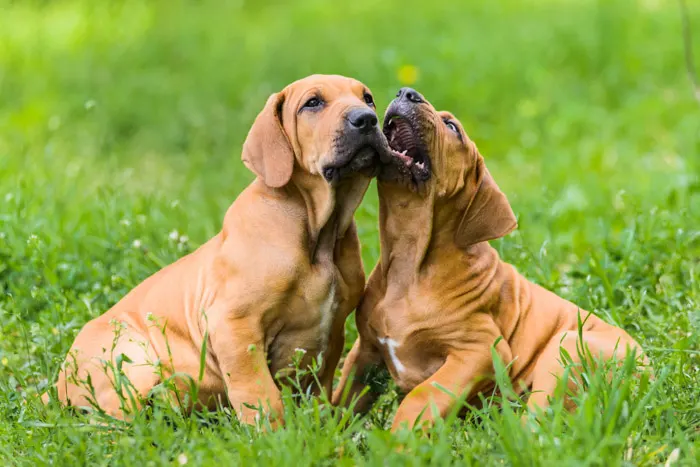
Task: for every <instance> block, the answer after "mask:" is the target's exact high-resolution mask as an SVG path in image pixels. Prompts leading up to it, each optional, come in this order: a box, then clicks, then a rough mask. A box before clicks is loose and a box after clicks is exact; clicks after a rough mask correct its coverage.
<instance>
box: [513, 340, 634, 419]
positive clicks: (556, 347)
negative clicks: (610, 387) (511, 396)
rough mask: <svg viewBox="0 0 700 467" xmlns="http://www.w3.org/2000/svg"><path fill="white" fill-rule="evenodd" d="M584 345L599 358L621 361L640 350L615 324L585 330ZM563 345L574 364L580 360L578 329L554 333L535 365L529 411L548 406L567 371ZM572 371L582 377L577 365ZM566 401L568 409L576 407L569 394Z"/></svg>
mask: <svg viewBox="0 0 700 467" xmlns="http://www.w3.org/2000/svg"><path fill="white" fill-rule="evenodd" d="M583 345H584V348H587V349H588V350H589V351H590V354H591V355H592V356H593V357H594V358H597V359H600V360H611V359H613V358H617V360H618V361H621V360H624V359H625V357H626V355H627V353H629V352H630V351H632V349H635V348H636V349H637V352H638V353H641V349H640V348H639V345H638V344H637V343H636V342H634V340H632V338H631V337H629V336H628V335H627V334H626V333H625V332H624V331H622V330H620V329H616V328H612V327H611V329H608V330H591V331H584V332H583ZM560 348H561V349H564V350H566V351H567V352H568V354H569V355H570V356H571V359H572V360H573V363H574V364H580V363H581V357H580V356H579V349H580V348H581V345H580V342H579V337H578V334H577V332H576V331H568V332H563V333H560V334H558V335H556V336H554V337H553V338H552V339H551V340H550V341H549V343H548V344H547V346H546V347H545V350H544V352H542V355H540V357H539V359H538V360H537V364H536V365H535V369H534V373H533V380H532V394H531V395H530V398H529V400H528V403H527V407H528V409H529V410H530V411H533V412H534V411H536V409H537V408H539V409H542V410H543V409H545V408H547V406H549V397H551V396H553V395H554V393H555V390H556V389H557V386H558V384H559V380H560V379H561V378H562V376H563V375H564V371H565V367H564V366H563V365H562V363H561V354H560ZM572 372H573V377H574V378H579V377H580V372H578V371H577V370H576V369H575V368H574V369H572ZM567 384H568V389H569V390H570V391H574V390H575V389H576V386H577V385H576V383H575V381H572V380H571V379H569V381H568V383H567ZM564 405H565V407H566V408H567V409H569V410H571V409H573V408H574V406H573V402H572V401H571V400H570V398H568V397H567V398H566V400H565V402H564Z"/></svg>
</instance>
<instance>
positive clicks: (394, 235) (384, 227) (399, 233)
mask: <svg viewBox="0 0 700 467" xmlns="http://www.w3.org/2000/svg"><path fill="white" fill-rule="evenodd" d="M377 189H378V193H379V239H380V243H381V262H382V267H383V269H384V274H385V275H388V273H389V270H390V269H394V268H395V269H397V270H399V271H410V272H411V273H414V272H417V271H419V270H420V268H421V265H422V263H423V260H424V259H425V255H426V254H427V251H428V247H429V245H430V240H431V237H432V234H433V227H434V226H433V216H434V199H435V193H434V190H432V189H429V191H428V192H427V193H426V194H424V195H421V194H418V193H414V192H412V191H410V190H408V189H406V188H405V187H403V186H400V185H396V184H393V183H384V182H379V183H378V184H377Z"/></svg>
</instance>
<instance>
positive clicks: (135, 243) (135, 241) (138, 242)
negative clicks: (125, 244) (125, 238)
mask: <svg viewBox="0 0 700 467" xmlns="http://www.w3.org/2000/svg"><path fill="white" fill-rule="evenodd" d="M131 246H133V247H134V248H141V240H139V239H138V238H137V239H136V240H134V241H133V242H132V243H131Z"/></svg>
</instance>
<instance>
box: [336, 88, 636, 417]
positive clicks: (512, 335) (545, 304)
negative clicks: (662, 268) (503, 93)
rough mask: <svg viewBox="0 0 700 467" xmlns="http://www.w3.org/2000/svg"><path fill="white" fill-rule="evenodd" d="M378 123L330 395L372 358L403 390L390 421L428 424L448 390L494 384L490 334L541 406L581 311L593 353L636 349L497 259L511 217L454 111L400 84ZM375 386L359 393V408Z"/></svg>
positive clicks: (361, 381)
mask: <svg viewBox="0 0 700 467" xmlns="http://www.w3.org/2000/svg"><path fill="white" fill-rule="evenodd" d="M384 133H385V135H386V137H387V139H388V141H389V145H390V147H391V149H392V151H391V153H390V154H389V155H388V156H387V157H385V158H383V162H384V164H383V166H382V169H381V171H380V173H379V175H378V190H379V234H380V241H381V256H380V260H379V263H378V264H377V266H376V267H375V269H374V270H373V272H372V274H371V275H370V278H369V280H368V283H367V288H366V290H365V294H364V297H363V299H362V302H361V304H360V306H359V308H358V310H357V312H356V322H357V329H358V332H359V338H358V339H357V341H356V342H355V344H354V346H353V348H352V350H351V351H350V353H349V354H348V356H347V358H346V360H345V363H344V365H343V370H342V376H341V380H340V384H339V385H338V387H337V388H336V390H335V392H334V395H333V402H334V403H336V404H339V403H342V402H344V401H345V402H347V401H350V400H351V399H352V398H353V396H355V395H357V394H359V393H360V392H361V391H362V390H363V389H364V387H365V382H366V380H367V379H368V377H370V376H371V374H372V373H373V372H374V371H375V369H376V367H378V366H379V367H386V368H388V370H389V372H390V374H391V376H392V377H393V378H394V380H395V381H396V383H397V385H398V387H399V388H400V389H401V391H402V392H404V393H406V394H407V395H406V397H405V398H404V399H403V401H402V402H401V404H400V405H399V408H398V411H397V413H396V415H395V418H394V420H393V424H392V430H395V429H397V428H398V427H400V426H401V425H403V424H407V425H408V426H409V427H412V426H414V424H415V423H417V421H418V419H420V420H421V421H426V422H428V423H427V424H426V425H425V426H427V425H429V423H430V422H431V421H432V420H433V419H434V418H435V417H437V416H440V417H444V416H445V415H446V414H447V413H448V412H449V411H450V410H452V409H453V407H454V405H455V403H456V400H455V395H456V396H465V397H466V398H467V400H470V399H473V398H474V397H475V396H476V395H477V394H478V393H479V392H486V391H489V390H492V389H493V387H494V383H493V380H492V378H489V376H491V375H492V373H493V362H492V354H491V347H492V346H493V345H494V344H496V346H495V349H496V351H497V353H498V355H499V357H500V358H501V359H502V360H503V361H504V362H505V363H506V364H508V363H510V362H512V365H511V366H510V368H509V371H510V377H511V378H512V380H513V381H514V382H515V383H516V384H515V385H514V386H515V387H516V388H518V389H519V390H522V388H529V389H530V390H531V391H532V393H531V394H530V396H529V400H528V407H529V408H530V409H534V408H535V407H539V408H545V407H546V406H547V404H548V396H550V395H552V394H553V392H554V390H555V388H556V386H557V383H558V377H559V376H561V375H562V373H563V371H564V369H563V368H562V366H561V364H560V362H559V356H560V347H561V348H563V349H565V350H567V351H568V353H569V354H570V355H571V356H572V357H573V358H574V360H577V355H578V353H577V345H579V344H580V343H579V342H578V335H577V329H578V322H579V319H581V320H582V321H584V325H583V341H584V342H583V344H584V345H586V346H587V347H588V348H589V349H590V351H591V353H592V355H593V356H595V357H602V358H604V359H613V358H618V359H622V358H624V357H625V355H626V354H627V352H630V351H635V352H638V353H641V349H640V348H639V345H638V344H637V343H636V342H635V341H634V340H633V339H632V338H631V337H630V336H629V335H628V334H627V333H626V332H625V331H624V330H622V329H620V328H617V327H615V326H612V325H610V324H607V323H606V322H604V321H603V320H601V319H600V318H598V317H596V316H594V315H590V316H588V313H587V312H585V311H583V310H581V309H580V308H579V307H577V306H576V305H575V304H573V303H570V302H568V301H567V300H564V299H563V298H560V297H558V296H557V295H555V294H554V293H552V292H550V291H548V290H546V289H544V288H542V287H540V286H539V285H536V284H534V283H532V282H529V281H528V280H527V279H525V278H524V277H523V276H522V275H520V274H519V273H518V272H517V271H516V269H515V268H514V267H513V266H511V265H510V264H508V263H505V262H503V261H501V259H500V258H499V255H498V253H497V252H496V250H495V249H494V248H492V247H491V246H490V245H489V243H488V241H489V240H493V239H497V238H500V237H503V236H505V235H506V234H508V233H509V232H511V231H512V230H514V229H515V228H516V226H517V222H516V218H515V216H514V214H513V211H512V210H511V207H510V205H509V203H508V200H507V199H506V196H505V195H504V194H503V193H502V192H501V190H500V189H499V188H498V186H497V185H496V183H495V182H494V180H493V178H492V177H491V175H490V173H489V171H488V169H487V168H486V165H485V163H484V159H483V157H482V156H481V154H479V151H478V150H477V148H476V146H475V145H474V143H473V142H472V141H471V140H470V139H469V137H468V136H467V134H466V133H465V131H464V129H463V128H462V125H461V123H460V122H459V121H458V120H457V119H456V118H455V117H454V116H453V115H452V114H451V113H449V112H438V111H436V110H435V108H434V107H433V106H432V105H431V104H430V103H429V102H428V101H427V100H425V98H424V97H423V96H421V95H420V94H419V93H418V92H416V91H415V90H413V89H410V88H404V89H402V90H401V91H400V92H399V93H398V96H397V98H396V99H395V100H394V101H393V102H392V103H391V105H390V106H389V108H388V109H387V112H386V116H385V121H384ZM351 375H354V378H351ZM446 391H447V392H446ZM449 393H452V395H450V394H449ZM376 396H377V394H374V393H372V392H371V391H370V392H366V393H365V394H364V395H363V396H362V398H361V399H360V400H359V401H358V403H357V405H356V408H357V410H359V411H364V410H367V409H368V407H369V406H370V404H371V403H372V402H373V400H374V398H375V397H376ZM435 409H436V410H435Z"/></svg>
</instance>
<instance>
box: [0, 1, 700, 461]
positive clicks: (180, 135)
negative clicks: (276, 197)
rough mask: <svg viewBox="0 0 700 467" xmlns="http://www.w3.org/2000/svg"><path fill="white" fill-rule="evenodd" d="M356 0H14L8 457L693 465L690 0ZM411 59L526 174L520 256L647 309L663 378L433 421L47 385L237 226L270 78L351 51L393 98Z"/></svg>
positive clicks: (0, 417)
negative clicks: (427, 433)
mask: <svg viewBox="0 0 700 467" xmlns="http://www.w3.org/2000/svg"><path fill="white" fill-rule="evenodd" d="M344 3H347V4H341V3H338V2H332V3H331V2H323V1H320V0H308V1H299V2H282V1H275V0H270V1H261V2H245V3H244V2H242V1H220V2H213V1H206V2H203V3H202V2H194V1H172V2H165V1H151V2H138V1H129V0H124V1H121V2H110V1H107V0H103V1H100V2H95V1H89V0H84V1H81V0H73V1H68V2H66V1H55V2H42V1H23V2H18V1H14V2H13V1H8V0H0V464H2V465H42V464H48V463H52V464H55V465H63V464H65V465H77V464H90V465H104V464H120V465H161V464H167V465H179V464H181V463H183V462H186V463H188V464H189V465H192V464H202V465H209V464H211V463H213V462H217V463H218V464H219V465H235V464H239V465H253V464H261V465H295V466H296V465H330V464H334V463H341V464H343V465H356V464H362V465H423V464H431V465H448V464H457V465H462V464H474V465H499V464H508V465H601V466H609V465H632V464H635V465H654V464H660V465H663V464H664V463H666V462H667V461H669V459H670V461H673V459H674V458H677V461H676V463H675V464H674V465H694V464H696V462H697V459H698V457H700V389H699V388H700V353H699V349H700V345H699V343H700V342H699V338H698V335H699V334H700V261H699V260H700V139H699V133H698V129H699V128H700V106H698V102H696V101H695V100H694V99H693V94H692V90H691V87H690V84H689V82H688V80H687V76H686V72H685V66H684V62H683V47H682V38H681V28H680V24H681V22H680V15H679V11H678V5H677V3H676V2H672V1H666V2H664V1H660V0H640V1H631V0H630V1H624V0H599V1H597V2H594V1H589V0H579V1H573V0H572V1H564V0H559V1H555V0H551V1H516V0H512V1H494V2H485V1H484V2H472V1H469V2H467V1H453V2H423V1H420V2H419V1H410V0H403V1H398V0H385V1H382V2H375V1H370V0H356V1H353V2H344ZM688 3H692V2H688ZM690 7H691V8H690V20H691V23H692V24H693V26H694V27H695V34H696V40H695V46H696V50H700V8H698V6H697V5H691V6H690ZM698 59H700V57H698ZM405 66H413V67H416V69H417V71H418V80H417V82H416V83H415V87H416V88H417V89H419V90H420V91H421V92H423V93H424V94H425V95H426V96H427V97H428V98H429V99H430V100H431V101H432V102H433V103H434V104H435V105H436V106H437V107H438V108H445V109H449V110H452V111H453V112H454V113H455V114H456V115H457V116H458V117H459V118H460V119H461V120H462V121H463V123H464V125H465V127H466V128H467V131H468V132H469V133H470V135H471V136H472V138H473V139H474V140H475V141H476V142H477V144H478V145H479V147H480V149H481V151H482V153H483V154H484V155H485V157H486V159H487V164H488V165H489V168H490V170H491V172H492V173H493V175H494V177H495V178H496V180H497V182H498V183H499V185H500V187H501V188H502V189H503V190H504V191H505V192H506V193H507V195H508V197H509V199H510V201H511V203H512V205H513V208H514V211H515V212H516V214H517V215H518V218H519V221H520V227H519V229H518V230H517V231H516V232H515V233H513V234H511V235H509V236H508V237H507V238H505V239H503V240H501V241H498V242H495V245H496V246H497V247H498V248H499V250H500V251H501V253H502V256H503V258H504V259H505V260H507V261H509V262H511V263H513V264H515V265H516V266H517V267H518V268H519V270H520V271H521V272H522V273H524V274H525V275H526V276H527V277H529V278H530V279H532V280H534V281H536V282H538V283H540V284H542V285H544V286H546V287H548V288H550V289H552V290H554V291H556V292H557V293H558V294H560V295H562V296H564V297H566V298H568V299H570V300H572V301H574V302H576V303H578V304H579V305H580V306H582V307H584V308H586V309H589V310H592V311H594V312H595V313H596V314H598V315H600V316H602V317H603V318H605V319H606V320H608V321H610V322H613V323H616V324H617V325H620V326H622V327H624V328H625V329H627V330H628V331H629V332H630V333H631V334H632V335H633V336H634V337H635V338H637V339H638V341H639V342H641V343H642V345H643V346H644V347H645V348H646V349H647V351H648V354H649V356H650V359H651V362H652V364H653V366H654V368H655V371H656V375H657V379H656V381H655V382H652V383H651V384H646V383H644V382H642V383H639V382H638V381H637V380H636V379H635V378H632V377H630V374H631V370H629V369H624V368H623V369H621V370H619V371H618V372H616V379H614V380H613V381H612V382H608V381H605V379H601V378H596V377H595V375H593V376H592V380H591V385H590V386H589V390H588V391H586V392H585V393H584V394H582V395H581V401H580V403H581V408H580V409H579V410H577V411H576V412H574V413H571V414H569V413H565V412H563V411H562V410H561V408H557V407H555V408H554V409H553V410H552V411H551V412H550V413H548V414H545V416H544V420H543V423H542V425H541V426H539V427H533V428H532V429H524V428H523V427H522V426H521V425H520V424H519V423H518V422H517V418H518V416H519V413H520V412H519V410H520V409H519V406H520V404H519V402H518V401H517V400H516V401H511V400H508V399H504V400H500V401H499V400H498V398H489V399H488V401H487V404H486V407H485V408H483V409H478V410H477V409H472V410H470V411H469V412H468V414H467V417H466V419H465V420H456V419H454V418H450V419H448V420H447V421H445V423H440V424H438V426H437V427H436V428H435V429H434V432H433V433H432V436H431V437H429V438H424V437H420V436H418V435H417V434H413V433H409V432H403V433H400V434H398V435H397V436H392V435H390V433H389V432H388V431H387V430H386V429H385V428H386V426H387V423H388V422H389V420H390V419H391V411H392V410H394V408H395V407H396V404H397V396H396V394H395V391H394V390H393V389H390V390H389V392H388V393H387V395H386V396H385V397H383V398H382V401H381V403H380V404H378V406H377V407H376V408H375V409H374V410H373V411H372V412H371V413H370V414H369V415H368V416H367V417H365V418H361V419H358V418H352V417H349V415H348V414H347V413H344V412H342V411H336V410H331V409H329V408H328V407H327V406H322V405H319V401H317V400H312V399H304V398H302V400H301V401H298V405H294V404H292V403H291V402H290V401H291V400H292V396H291V395H288V397H287V402H288V403H287V420H288V423H287V425H286V427H285V428H284V429H281V430H277V431H275V432H271V433H260V432H257V431H255V430H254V429H252V428H250V427H244V426H240V425H239V424H238V423H237V422H236V421H235V419H232V418H231V415H230V414H228V413H224V412H221V413H203V414H198V415H197V416H195V417H190V418H181V417H179V416H178V414H177V413H176V412H175V411H172V410H168V409H158V410H155V411H154V412H153V413H152V414H149V416H148V417H146V416H145V415H144V416H142V417H139V418H138V419H137V420H136V421H135V422H134V423H133V424H131V425H128V426H121V425H114V426H111V427H103V426H98V425H94V424H89V420H87V419H85V418H81V417H77V416H72V415H70V414H69V413H68V412H66V411H63V410H61V409H59V408H58V407H55V406H51V407H49V408H45V407H43V406H42V405H41V404H40V403H39V402H38V401H37V399H36V394H37V392H38V391H42V390H43V389H44V388H45V387H46V385H47V384H48V383H49V381H50V380H51V378H52V377H53V375H54V374H55V372H56V369H57V367H58V365H59V363H60V362H61V360H62V358H63V356H64V354H65V352H66V351H67V349H68V347H69V346H70V344H71V342H72V340H73V338H74V336H75V333H76V332H77V331H78V330H79V329H80V328H81V326H82V325H83V324H84V323H85V322H86V321H87V320H88V319H90V318H91V317H94V316H97V315H99V314H101V313H103V312H105V311H106V310H107V309H108V308H109V307H110V306H111V305H112V304H114V303H115V302H116V301H117V300H119V298H120V297H122V296H123V295H124V294H125V293H126V292H127V291H128V290H129V289H131V288H132V287H134V286H135V285H136V284H138V283H139V282H140V281H141V280H143V279H144V278H145V277H146V276H148V275H149V274H151V273H152V272H154V271H156V270H157V269H158V268H160V267H162V266H163V265H165V264H167V263H169V262H171V261H173V260H175V259H176V258H178V257H179V256H181V255H183V254H185V253H187V252H189V251H191V250H192V249H193V248H195V247H196V246H197V245H199V244H201V243H203V242H204V241H205V240H206V239H207V238H209V237H210V236H212V235H214V234H215V233H216V232H217V230H218V229H219V227H220V224H221V220H222V218H223V214H224V212H225V209H226V208H227V207H228V205H229V204H230V203H231V202H232V201H233V199H235V197H236V195H237V194H238V193H239V192H240V191H241V190H242V189H243V187H244V186H246V184H247V183H249V182H250V180H251V179H252V177H251V174H250V173H249V172H248V171H247V170H246V169H245V168H244V167H243V165H242V164H241V163H240V148H241V144H242V141H243V138H244V137H245V135H246V132H247V130H248V127H249V125H250V124H251V122H252V119H253V118H254V116H255V115H256V113H257V112H258V111H259V110H260V108H261V107H262V105H263V104H264V102H265V99H266V97H267V95H268V94H269V93H271V92H273V91H276V90H279V89H280V88H282V87H283V86H284V85H285V84H287V83H288V82H290V81H292V80H294V79H296V78H299V77H302V76H305V75H307V74H310V73H316V72H322V73H329V72H333V73H340V74H345V75H350V76H353V77H356V78H358V79H360V80H362V81H364V82H365V83H366V84H367V85H368V86H370V88H371V89H372V90H373V92H374V95H375V98H376V100H377V102H378V103H379V106H380V109H379V110H380V112H383V110H384V108H385V107H386V105H387V103H388V102H389V100H390V99H391V98H392V97H393V95H394V94H395V92H396V90H397V89H398V88H399V87H400V86H401V85H402V84H403V83H402V82H401V79H400V77H401V76H403V75H404V74H406V73H401V72H400V70H401V69H402V67H405ZM376 206H377V205H376V193H375V191H374V190H373V189H371V190H370V192H369V193H368V195H367V197H366V199H365V201H364V202H363V205H362V206H361V208H360V209H359V210H358V213H357V216H356V218H357V220H358V224H359V230H360V234H361V240H362V248H363V257H364V260H365V266H366V268H367V269H368V270H369V269H371V267H372V266H373V265H374V263H375V261H376V258H377V257H378V253H379V245H378V234H377V222H376V217H377V207H376ZM174 232H176V233H174ZM353 321H354V320H353V319H350V320H348V339H347V343H348V345H349V344H350V343H351V342H352V340H353V339H354V337H355V330H354V322H353ZM501 379H503V378H502V377H501ZM502 383H503V384H505V382H504V381H502ZM506 393H507V391H506ZM499 405H500V406H501V407H502V408H500V409H499V408H498V406H499ZM399 444H402V445H404V446H405V447H404V449H403V451H399V450H397V449H396V447H397V446H398V445H399Z"/></svg>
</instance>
